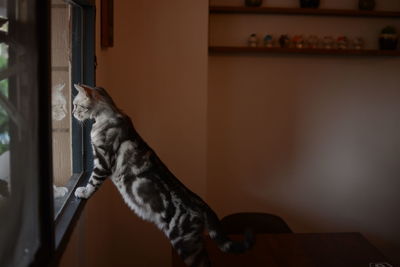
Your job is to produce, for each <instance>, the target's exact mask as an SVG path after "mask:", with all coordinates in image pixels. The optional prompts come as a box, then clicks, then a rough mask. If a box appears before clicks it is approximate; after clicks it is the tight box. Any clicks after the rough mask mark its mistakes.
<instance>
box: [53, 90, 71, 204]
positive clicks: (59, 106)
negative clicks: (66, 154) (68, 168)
mask: <svg viewBox="0 0 400 267" xmlns="http://www.w3.org/2000/svg"><path fill="white" fill-rule="evenodd" d="M64 87H65V83H61V84H57V85H55V86H53V87H52V89H51V117H52V119H53V120H55V121H61V120H63V119H64V118H65V116H66V115H67V100H66V99H65V96H64V94H63V92H62V91H63V89H64ZM67 193H68V188H66V187H64V186H56V185H55V184H53V196H54V197H55V198H61V197H63V196H65V195H66V194H67Z"/></svg>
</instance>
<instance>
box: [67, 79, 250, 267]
mask: <svg viewBox="0 0 400 267" xmlns="http://www.w3.org/2000/svg"><path fill="white" fill-rule="evenodd" d="M75 88H76V89H77V90H78V92H79V93H78V95H77V96H76V97H75V99H74V101H73V104H74V110H73V115H74V116H75V118H76V119H78V120H79V121H84V120H87V119H93V120H94V121H95V122H94V124H93V128H92V132H91V139H92V140H91V141H92V147H93V154H94V169H93V173H92V175H91V177H90V179H89V182H88V184H87V185H86V186H85V187H79V188H77V189H76V191H75V196H76V197H78V198H86V199H87V198H89V197H90V196H91V195H92V194H93V193H94V192H95V191H96V190H97V189H98V188H99V187H100V185H101V184H102V183H103V182H104V180H105V179H107V178H111V180H112V182H113V183H114V184H115V186H116V187H117V188H118V190H119V192H120V193H121V195H122V197H123V199H124V201H125V202H126V204H127V205H128V206H129V207H130V208H131V209H132V210H133V211H134V212H135V213H136V214H137V215H138V216H139V217H141V218H142V219H144V220H147V221H151V222H153V223H154V224H155V225H156V226H157V227H158V228H159V229H160V230H161V231H162V232H164V234H165V235H166V236H167V237H168V238H169V240H170V241H171V244H172V246H173V247H174V248H175V250H176V251H177V253H178V254H179V255H180V257H181V258H182V259H183V260H184V262H185V263H186V264H187V266H193V267H194V266H210V261H209V259H208V256H207V252H206V250H205V248H204V245H203V232H204V230H208V232H209V235H210V237H211V238H212V239H213V240H215V241H216V243H217V244H218V246H219V248H220V249H221V250H223V251H225V252H231V253H241V252H244V251H246V250H247V249H249V248H250V247H251V245H252V243H253V239H252V237H251V235H250V234H249V235H247V238H246V240H244V241H243V242H234V241H232V240H230V239H229V238H228V237H227V236H226V235H225V234H224V233H223V231H222V229H221V226H220V222H219V220H218V217H217V216H216V214H215V213H214V212H213V211H212V210H211V208H210V207H209V206H208V205H207V204H206V203H205V202H204V201H203V200H202V199H201V198H200V197H199V196H197V195H196V194H195V193H193V192H192V191H190V190H189V189H188V188H186V187H185V186H184V185H183V184H182V183H181V182H180V181H179V180H178V179H177V178H176V177H175V176H174V175H173V174H172V173H171V172H170V171H169V170H168V168H167V167H166V166H165V165H164V164H163V163H162V162H161V160H160V159H159V158H158V157H157V155H156V153H155V152H154V151H153V150H152V149H151V148H150V147H149V146H148V145H147V144H146V142H145V141H144V140H143V139H142V138H141V137H140V136H139V134H138V133H137V132H136V131H135V129H134V127H133V125H132V122H131V120H130V118H129V117H128V116H126V115H125V114H124V113H122V112H121V111H120V110H118V108H117V107H116V105H115V104H114V102H113V101H112V99H111V97H110V96H109V95H108V94H107V93H106V91H105V90H104V89H103V88H91V87H89V86H86V85H75Z"/></svg>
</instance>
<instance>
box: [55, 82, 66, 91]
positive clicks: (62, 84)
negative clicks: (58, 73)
mask: <svg viewBox="0 0 400 267" xmlns="http://www.w3.org/2000/svg"><path fill="white" fill-rule="evenodd" d="M64 87H65V83H59V84H57V85H56V86H55V87H54V90H56V91H58V92H61V91H62V90H63V89H64Z"/></svg>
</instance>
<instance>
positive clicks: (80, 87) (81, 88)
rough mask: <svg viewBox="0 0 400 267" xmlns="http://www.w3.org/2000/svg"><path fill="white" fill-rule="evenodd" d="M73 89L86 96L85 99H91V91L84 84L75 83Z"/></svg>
mask: <svg viewBox="0 0 400 267" xmlns="http://www.w3.org/2000/svg"><path fill="white" fill-rule="evenodd" d="M74 87H75V89H76V90H78V92H79V93H82V94H84V95H86V96H87V97H91V96H92V89H91V88H90V87H88V86H86V85H84V84H78V83H75V84H74Z"/></svg>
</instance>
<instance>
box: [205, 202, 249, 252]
mask: <svg viewBox="0 0 400 267" xmlns="http://www.w3.org/2000/svg"><path fill="white" fill-rule="evenodd" d="M205 218H206V220H205V221H206V227H207V229H208V235H209V236H210V238H211V239H212V240H213V241H215V242H216V243H217V245H218V247H219V249H220V250H222V251H223V252H228V253H235V254H238V253H243V252H245V251H247V250H249V249H250V248H251V247H252V246H253V245H254V243H255V238H254V234H253V232H252V231H251V230H250V229H244V231H245V232H244V237H245V238H244V240H242V241H234V240H231V239H230V238H229V237H228V236H227V235H226V234H225V233H224V231H223V230H222V227H221V223H220V221H219V219H218V216H217V215H216V214H215V213H214V211H213V210H211V208H209V207H207V210H206V212H205Z"/></svg>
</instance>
